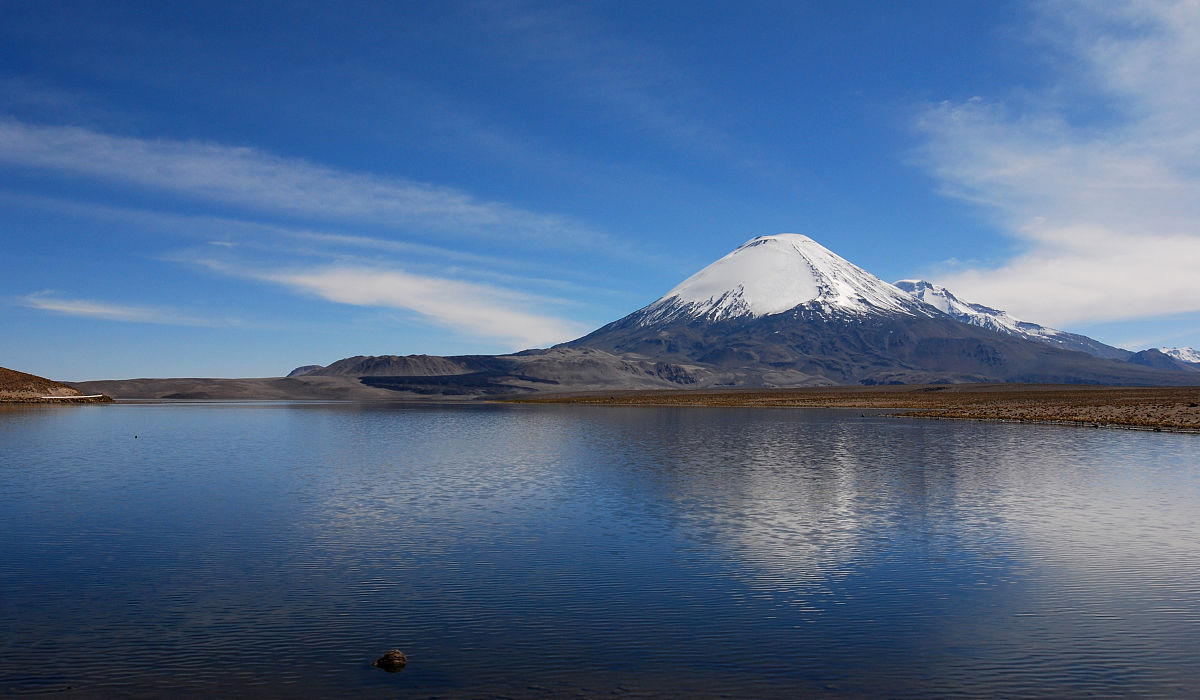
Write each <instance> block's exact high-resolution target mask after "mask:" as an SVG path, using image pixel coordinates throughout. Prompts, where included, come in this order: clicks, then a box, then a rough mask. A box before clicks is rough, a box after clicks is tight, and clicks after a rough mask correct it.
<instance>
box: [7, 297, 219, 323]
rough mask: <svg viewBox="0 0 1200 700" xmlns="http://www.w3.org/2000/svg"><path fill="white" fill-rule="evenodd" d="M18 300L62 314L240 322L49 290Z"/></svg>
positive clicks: (131, 320) (139, 320) (134, 320)
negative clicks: (67, 296)
mask: <svg viewBox="0 0 1200 700" xmlns="http://www.w3.org/2000/svg"><path fill="white" fill-rule="evenodd" d="M19 303H20V304H21V305H22V306H26V307H29V308H31V309H37V310H39V311H50V312H52V313H57V314H64V315H67V316H82V317H86V318H94V319H99V320H104V321H123V322H126V323H155V324H162V325H168V326H203V327H213V326H223V325H239V324H236V323H234V322H232V321H228V322H217V321H213V320H208V319H203V318H197V317H194V316H189V315H187V314H184V313H182V312H179V311H177V310H175V309H169V308H163V307H152V306H130V305H125V304H114V303H112V302H107V301H97V300H94V299H63V298H61V297H58V296H56V295H55V294H54V293H53V292H50V291H42V292H35V293H33V294H27V295H25V296H24V297H21V298H20V299H19Z"/></svg>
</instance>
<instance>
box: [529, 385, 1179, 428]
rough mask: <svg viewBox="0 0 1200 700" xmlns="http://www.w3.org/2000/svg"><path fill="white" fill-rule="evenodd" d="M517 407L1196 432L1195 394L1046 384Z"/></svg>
mask: <svg viewBox="0 0 1200 700" xmlns="http://www.w3.org/2000/svg"><path fill="white" fill-rule="evenodd" d="M514 401H515V402H517V403H574V404H594V405H612V406H730V407H736V406H744V407H794V408H872V409H898V410H900V411H902V412H901V413H898V414H897V415H901V416H908V417H918V418H942V419H964V420H997V421H1016V422H1030V423H1055V424H1071V425H1086V426H1090V427H1119V428H1134V429H1141V430H1166V431H1174V432H1200V386H1193V387H1112V386H1080V385H1045V384H938V385H920V386H913V385H900V386H865V387H864V386H844V387H810V388H799V389H730V390H727V391H713V390H698V391H662V392H607V393H602V392H590V393H577V394H562V395H557V396H540V397H530V398H521V399H514Z"/></svg>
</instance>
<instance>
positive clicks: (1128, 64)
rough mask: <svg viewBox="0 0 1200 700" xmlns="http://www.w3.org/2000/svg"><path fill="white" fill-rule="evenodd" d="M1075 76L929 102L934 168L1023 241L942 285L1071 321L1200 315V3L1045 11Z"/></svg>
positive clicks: (1048, 35)
mask: <svg viewBox="0 0 1200 700" xmlns="http://www.w3.org/2000/svg"><path fill="white" fill-rule="evenodd" d="M1043 9H1044V14H1043V15H1042V16H1041V18H1040V25H1039V29H1040V31H1039V33H1038V37H1039V39H1040V40H1042V41H1054V42H1056V43H1057V46H1055V47H1054V48H1056V49H1058V50H1059V51H1061V52H1064V54H1065V56H1066V58H1067V59H1068V60H1064V61H1062V62H1061V64H1060V65H1061V66H1062V69H1063V74H1062V75H1061V76H1059V78H1060V81H1059V84H1057V85H1055V86H1053V87H1052V88H1049V89H1047V90H1045V91H1043V92H1041V93H1033V94H1032V95H1026V96H1025V99H1022V100H1019V101H1017V100H1014V101H1011V102H1009V103H1002V102H992V101H988V100H985V99H981V98H975V99H972V100H969V101H967V102H965V103H943V104H941V105H938V106H935V107H933V108H931V109H929V110H927V111H926V112H925V113H924V114H923V115H922V118H921V120H920V122H919V129H920V131H921V132H922V133H923V134H924V135H925V137H926V139H927V143H926V146H925V148H924V150H923V157H924V162H925V164H926V165H927V166H928V167H929V168H930V169H931V171H932V172H933V173H934V174H935V175H936V176H937V177H939V178H940V179H941V181H942V183H943V186H944V190H945V192H947V193H948V194H951V195H953V196H957V197H961V198H964V199H967V200H969V201H972V202H975V203H978V204H980V205H981V206H983V207H986V208H989V209H991V210H993V211H994V212H996V213H998V215H999V219H1000V221H1001V224H1002V225H1003V226H1004V227H1005V229H1006V230H1007V232H1008V233H1009V234H1011V235H1012V236H1013V237H1014V238H1015V239H1017V240H1018V241H1019V242H1020V244H1021V248H1022V250H1021V252H1020V253H1019V254H1018V255H1017V256H1016V257H1015V258H1013V259H1011V260H1009V261H1007V262H1006V263H1004V264H1002V265H1000V266H999V267H992V268H987V267H975V268H972V269H966V270H963V269H956V270H953V271H950V272H949V274H946V275H943V276H941V277H940V279H939V280H938V281H940V282H942V283H943V284H945V285H946V286H948V287H950V288H951V289H954V290H955V292H956V293H961V294H962V296H963V297H965V298H970V299H973V300H977V301H980V302H982V303H986V304H988V305H992V306H997V307H1000V308H1005V309H1007V310H1009V311H1011V312H1013V313H1014V315H1017V316H1019V317H1023V318H1030V319H1034V320H1037V321H1039V322H1044V323H1050V324H1058V325H1065V324H1070V323H1077V322H1084V321H1108V320H1121V319H1131V318H1138V317H1146V316H1156V315H1166V314H1173V313H1183V312H1190V311H1196V310H1200V285H1197V283H1196V280H1197V270H1200V167H1198V166H1197V163H1200V158H1198V156H1200V119H1197V117H1196V115H1197V114H1200V70H1197V67H1198V66H1200V2H1196V1H1195V0H1185V1H1182V2H1170V1H1166V0H1163V1H1159V0H1141V1H1137V2H1125V3H1089V2H1082V1H1074V0H1065V1H1062V2H1051V3H1047V4H1045V5H1044V6H1043Z"/></svg>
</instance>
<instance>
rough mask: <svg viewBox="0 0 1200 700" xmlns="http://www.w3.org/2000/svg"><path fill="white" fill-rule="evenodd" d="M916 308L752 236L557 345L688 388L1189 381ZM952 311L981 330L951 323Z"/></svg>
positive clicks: (1038, 335)
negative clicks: (635, 365) (621, 361)
mask: <svg viewBox="0 0 1200 700" xmlns="http://www.w3.org/2000/svg"><path fill="white" fill-rule="evenodd" d="M926 291H932V289H926ZM928 298H929V300H930V301H932V302H934V303H936V304H938V306H934V305H931V304H930V303H926V302H925V301H922V300H921V299H920V298H918V297H916V296H914V295H912V294H909V293H908V292H906V291H904V290H902V289H900V288H898V287H895V286H893V285H890V284H888V283H887V282H884V281H883V280H881V279H879V278H878V277H876V276H875V275H872V274H871V273H869V272H867V271H866V270H864V269H862V268H861V267H858V266H857V265H854V264H853V263H851V262H849V261H847V260H845V259H843V258H841V257H839V256H837V255H836V254H834V253H833V252H831V251H830V250H828V249H827V248H825V247H823V246H821V245H820V244H819V243H817V242H816V241H814V240H813V239H811V238H809V237H808V236H802V235H799V234H779V235H774V236H760V237H758V238H754V239H751V240H749V241H747V242H746V243H744V244H743V245H741V246H739V247H738V248H736V249H735V250H734V251H733V252H731V253H729V254H728V255H726V256H724V257H723V258H721V259H719V260H717V261H716V262H714V263H712V264H711V265H708V266H707V267H705V268H704V269H702V270H700V271H699V272H697V273H696V274H694V275H692V276H691V277H688V278H687V279H685V280H684V281H683V282H681V283H680V284H678V285H677V286H675V287H674V288H673V289H671V290H670V291H669V292H667V293H666V294H665V295H663V296H662V297H661V298H659V299H658V300H656V301H654V302H653V303H651V304H649V305H647V306H645V307H643V308H641V309H638V310H637V311H634V312H633V313H631V314H629V315H628V316H626V317H624V318H622V319H619V320H617V321H614V322H612V323H610V324H608V325H606V326H604V327H602V328H599V329H597V330H595V331H593V332H592V333H589V334H588V335H586V336H584V337H582V338H579V339H577V340H573V341H571V342H569V343H564V344H563V345H562V346H558V347H562V348H568V349H581V348H590V349H595V350H600V351H603V352H606V353H610V354H612V355H615V356H618V357H624V358H626V359H628V360H630V361H638V362H643V361H652V362H654V363H656V365H655V366H656V367H657V366H658V364H663V365H664V366H666V365H670V366H674V367H681V368H686V369H687V372H688V374H689V376H690V377H692V378H693V379H694V383H693V384H692V386H801V385H805V384H854V383H862V384H880V383H931V382H963V381H967V382H971V381H1001V382H1041V383H1076V382H1088V383H1099V384H1167V383H1186V382H1187V381H1188V380H1186V379H1182V378H1181V377H1180V376H1176V375H1186V374H1190V372H1178V371H1167V372H1164V371H1162V370H1161V369H1157V368H1155V367H1151V366H1141V365H1134V364H1131V363H1127V362H1119V361H1114V360H1115V359H1117V358H1113V359H1107V358H1103V357H1095V356H1088V355H1084V354H1081V353H1079V352H1068V351H1067V349H1068V343H1067V341H1069V340H1072V339H1073V338H1078V342H1083V341H1090V342H1091V343H1094V344H1095V345H1096V346H1099V350H1100V351H1103V349H1104V348H1107V346H1104V345H1103V344H1102V343H1096V341H1091V340H1090V339H1087V338H1083V337H1082V336H1072V334H1069V333H1062V332H1061V331H1053V330H1052V329H1046V328H1043V327H1041V326H1038V325H1037V324H1027V323H1024V322H1022V321H1019V320H1017V319H1012V318H1011V317H1008V316H1007V315H1006V314H1004V313H1003V312H999V311H996V310H995V309H989V308H987V307H981V306H977V305H970V304H966V303H964V302H961V301H959V300H957V299H953V298H952V295H949V293H948V292H947V293H945V295H936V294H933V295H930V296H928ZM952 302H953V304H952ZM952 308H953V309H956V310H958V311H959V312H960V313H961V314H963V315H964V317H966V316H973V317H978V318H980V319H983V318H985V317H986V318H990V319H991V320H992V322H991V323H979V324H971V323H963V322H961V321H960V320H958V319H957V318H955V317H954V316H952V315H951V314H950V313H948V312H947V311H948V310H950V309H952ZM1021 331H1023V332H1021ZM1035 341H1036V342H1035ZM1070 349H1071V350H1076V349H1079V348H1070ZM1108 350H1109V351H1112V352H1113V353H1120V354H1124V355H1129V354H1130V353H1128V351H1124V350H1119V349H1118V348H1108ZM1096 352H1097V350H1096V349H1093V354H1095V353H1096ZM1163 359H1167V358H1165V357H1164V358H1163Z"/></svg>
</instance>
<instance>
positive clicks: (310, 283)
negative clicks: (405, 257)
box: [254, 266, 591, 350]
mask: <svg viewBox="0 0 1200 700" xmlns="http://www.w3.org/2000/svg"><path fill="white" fill-rule="evenodd" d="M254 276H255V277H256V278H258V279H261V280H264V281H268V282H274V283H277V284H282V285H285V286H288V287H291V288H293V289H297V290H301V291H304V292H307V293H310V294H314V295H316V296H318V297H321V298H323V299H327V300H329V301H333V302H337V303H339V304H350V305H354V306H375V307H386V308H396V309H404V310H408V311H413V312H416V313H418V314H420V315H422V316H424V317H426V318H428V319H429V320H431V321H434V322H435V323H438V324H440V325H442V326H445V327H447V328H451V329H453V330H454V331H456V332H459V333H461V334H463V335H467V336H473V337H482V338H490V339H495V340H500V341H503V342H506V343H511V344H512V345H513V349H514V350H517V349H525V348H530V347H545V346H548V345H553V344H555V343H561V342H563V341H566V340H570V339H572V338H576V337H578V336H581V335H583V334H584V333H586V332H587V331H588V330H591V329H590V328H588V327H586V326H582V325H580V324H578V323H575V322H572V321H567V320H564V319H561V318H555V317H551V316H544V315H540V314H537V313H532V312H529V311H526V310H525V307H528V306H530V305H531V302H532V301H533V299H531V298H530V297H527V296H524V295H520V294H516V293H513V292H511V291H508V290H505V289H500V288H497V287H492V286H488V285H483V284H473V283H468V282H460V281H457V280H448V279H440V278H436V277H424V276H420V275H413V274H409V273H406V272H402V271H399V270H388V269H377V268H369V267H356V266H331V267H323V268H316V269H309V270H301V271H292V272H271V273H259V274H256V275H254Z"/></svg>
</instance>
